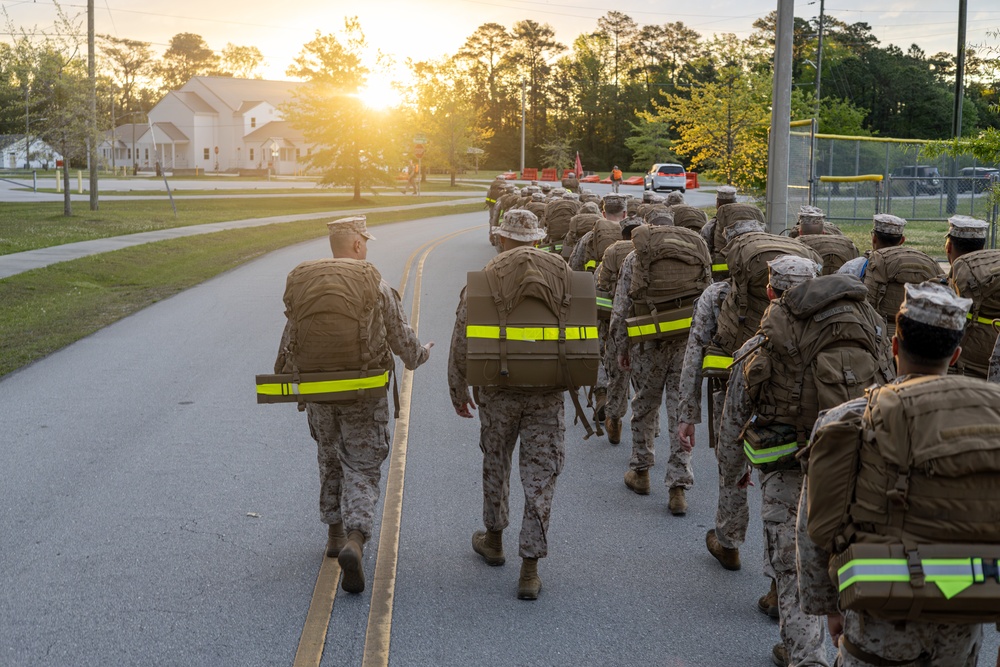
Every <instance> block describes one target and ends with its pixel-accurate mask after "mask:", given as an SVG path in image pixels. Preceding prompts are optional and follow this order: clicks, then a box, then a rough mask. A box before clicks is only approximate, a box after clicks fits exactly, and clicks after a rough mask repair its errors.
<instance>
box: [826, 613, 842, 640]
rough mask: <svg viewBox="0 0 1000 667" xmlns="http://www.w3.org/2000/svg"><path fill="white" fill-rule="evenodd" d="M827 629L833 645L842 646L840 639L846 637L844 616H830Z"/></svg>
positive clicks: (828, 616) (827, 620)
mask: <svg viewBox="0 0 1000 667" xmlns="http://www.w3.org/2000/svg"><path fill="white" fill-rule="evenodd" d="M826 628H827V630H829V631H830V641H832V642H833V645H834V646H835V647H837V646H840V638H841V637H843V636H844V616H843V615H842V614H828V615H827V617H826Z"/></svg>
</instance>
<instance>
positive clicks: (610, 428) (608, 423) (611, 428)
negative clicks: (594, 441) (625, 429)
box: [604, 417, 622, 445]
mask: <svg viewBox="0 0 1000 667" xmlns="http://www.w3.org/2000/svg"><path fill="white" fill-rule="evenodd" d="M604 428H605V429H606V430H607V432H608V442H610V443H611V444H612V445H617V444H618V443H619V442H621V441H622V420H621V419H615V418H614V417H608V418H607V419H605V420H604Z"/></svg>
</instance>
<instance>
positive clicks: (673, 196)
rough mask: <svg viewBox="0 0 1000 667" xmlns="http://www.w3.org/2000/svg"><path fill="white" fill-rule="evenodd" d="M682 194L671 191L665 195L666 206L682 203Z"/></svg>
mask: <svg viewBox="0 0 1000 667" xmlns="http://www.w3.org/2000/svg"><path fill="white" fill-rule="evenodd" d="M683 203H684V195H682V194H681V193H679V192H671V193H670V194H668V195H667V206H674V205H675V204H683Z"/></svg>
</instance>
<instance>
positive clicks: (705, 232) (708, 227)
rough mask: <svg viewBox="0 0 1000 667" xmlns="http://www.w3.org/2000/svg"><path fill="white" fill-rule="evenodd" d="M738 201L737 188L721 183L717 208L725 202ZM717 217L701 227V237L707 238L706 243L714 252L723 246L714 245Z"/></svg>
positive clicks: (717, 195) (717, 194)
mask: <svg viewBox="0 0 1000 667" xmlns="http://www.w3.org/2000/svg"><path fill="white" fill-rule="evenodd" d="M735 202H736V188H734V187H733V186H731V185H721V186H719V189H718V190H716V192H715V208H719V207H720V206H722V205H723V204H732V203H735ZM716 220H717V218H714V217H713V218H712V219H711V220H709V221H708V222H706V223H705V226H704V227H702V228H701V232H700V234H701V238H703V239H705V243H707V244H708V249H709V250H710V251H711V252H712V253H717V252H719V251H720V250H722V248H716V247H714V246H713V242H714V236H713V235H714V234H715V223H716Z"/></svg>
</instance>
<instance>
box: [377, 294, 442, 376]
mask: <svg viewBox="0 0 1000 667" xmlns="http://www.w3.org/2000/svg"><path fill="white" fill-rule="evenodd" d="M379 287H380V293H381V301H382V318H383V319H384V320H385V336H386V342H388V343H389V349H391V350H392V351H393V353H394V354H396V355H397V356H398V357H399V358H400V359H402V360H403V365H404V366H406V368H408V369H409V370H411V371H412V370H414V369H415V368H417V367H418V366H420V365H421V364H423V363H424V362H425V361H427V358H428V357H430V355H431V348H432V347H434V343H427V344H426V345H421V344H420V339H419V338H417V334H416V332H414V331H413V328H412V327H410V325H409V324H408V323H407V321H406V315H405V314H404V313H403V304H402V302H401V300H400V298H399V294H397V293H396V290H394V289H392V288H391V287H389V285H387V284H386V283H385V281H382V284H381V285H380V286H379Z"/></svg>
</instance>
